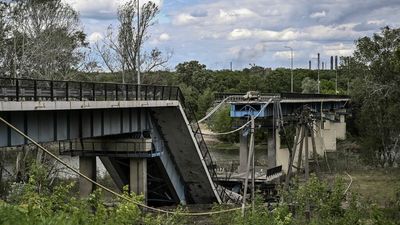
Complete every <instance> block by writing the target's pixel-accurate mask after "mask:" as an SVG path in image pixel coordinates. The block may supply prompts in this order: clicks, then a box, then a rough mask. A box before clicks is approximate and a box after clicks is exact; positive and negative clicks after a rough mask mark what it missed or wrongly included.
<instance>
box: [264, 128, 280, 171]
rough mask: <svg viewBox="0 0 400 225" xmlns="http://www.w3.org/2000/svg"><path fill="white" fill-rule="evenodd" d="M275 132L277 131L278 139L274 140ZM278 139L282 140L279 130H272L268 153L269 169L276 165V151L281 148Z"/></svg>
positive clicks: (269, 137)
mask: <svg viewBox="0 0 400 225" xmlns="http://www.w3.org/2000/svg"><path fill="white" fill-rule="evenodd" d="M273 132H275V135H276V136H275V137H276V138H275V139H276V140H274V137H273ZM277 141H279V142H280V137H279V130H273V131H272V132H271V136H268V155H267V157H268V168H269V169H270V168H273V167H276V161H277V160H276V157H277V155H276V152H277V149H279V148H277V147H278V146H279V145H278V144H277Z"/></svg>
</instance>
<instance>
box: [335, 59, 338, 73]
mask: <svg viewBox="0 0 400 225" xmlns="http://www.w3.org/2000/svg"><path fill="white" fill-rule="evenodd" d="M337 69H338V57H337V56H335V70H337Z"/></svg>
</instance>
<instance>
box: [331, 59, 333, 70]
mask: <svg viewBox="0 0 400 225" xmlns="http://www.w3.org/2000/svg"><path fill="white" fill-rule="evenodd" d="M331 70H333V56H331Z"/></svg>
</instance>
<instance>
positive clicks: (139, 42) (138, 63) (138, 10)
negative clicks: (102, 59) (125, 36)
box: [136, 0, 141, 100]
mask: <svg viewBox="0 0 400 225" xmlns="http://www.w3.org/2000/svg"><path fill="white" fill-rule="evenodd" d="M136 30H137V31H136V33H137V35H136V45H137V56H136V59H137V68H136V70H137V85H138V89H137V90H138V99H139V100H140V99H141V98H140V97H141V94H140V84H141V81H140V44H141V41H140V40H139V39H140V35H139V30H140V1H139V0H137V29H136Z"/></svg>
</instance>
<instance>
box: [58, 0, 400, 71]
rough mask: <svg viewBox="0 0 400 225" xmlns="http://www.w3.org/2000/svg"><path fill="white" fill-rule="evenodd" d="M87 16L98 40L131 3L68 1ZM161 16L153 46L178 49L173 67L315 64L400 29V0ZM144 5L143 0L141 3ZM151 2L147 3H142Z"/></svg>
mask: <svg viewBox="0 0 400 225" xmlns="http://www.w3.org/2000/svg"><path fill="white" fill-rule="evenodd" d="M65 1H66V2H68V3H69V4H71V5H72V6H73V7H74V8H75V9H76V10H77V11H79V12H80V14H81V21H82V26H83V27H84V30H85V32H86V33H87V34H88V38H89V40H90V41H91V42H92V43H93V42H95V41H98V40H99V39H101V38H102V37H103V36H104V33H105V31H106V29H107V27H108V26H109V25H110V24H114V25H115V24H116V10H117V7H118V5H119V4H121V2H122V1H126V0H65ZM154 1H155V2H156V3H157V4H159V6H160V9H161V12H160V15H159V16H158V22H157V23H156V25H155V26H153V27H152V28H151V30H150V34H151V37H150V39H149V40H148V42H147V43H146V49H150V48H154V47H158V48H159V49H161V50H169V51H171V50H172V51H173V56H172V58H171V60H170V62H169V65H168V67H169V68H171V69H173V68H174V67H175V65H176V64H178V63H180V62H183V61H189V60H198V61H200V62H201V63H204V64H206V65H207V67H208V68H211V69H225V68H228V67H229V64H230V62H231V61H232V62H233V66H234V69H242V68H244V67H248V66H249V64H250V63H251V64H253V63H255V64H257V65H260V66H264V67H272V68H276V67H289V65H290V52H289V51H288V49H285V48H284V46H291V47H292V48H293V49H294V55H295V57H294V65H295V67H298V68H306V67H308V60H313V66H315V65H316V62H315V59H312V58H314V57H316V55H317V53H318V52H320V53H321V57H322V60H323V61H326V62H327V63H328V62H329V57H330V55H338V56H345V55H349V54H351V53H352V51H353V50H354V40H355V39H357V38H359V37H362V36H366V35H371V34H373V33H374V32H379V29H380V28H381V27H383V26H385V25H390V26H394V27H399V26H400V19H399V15H400V0H336V1H335V0H329V1H325V0H284V1H283V0H213V1H212V0H202V1H200V0H154ZM141 2H142V0H141ZM143 2H145V0H143Z"/></svg>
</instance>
